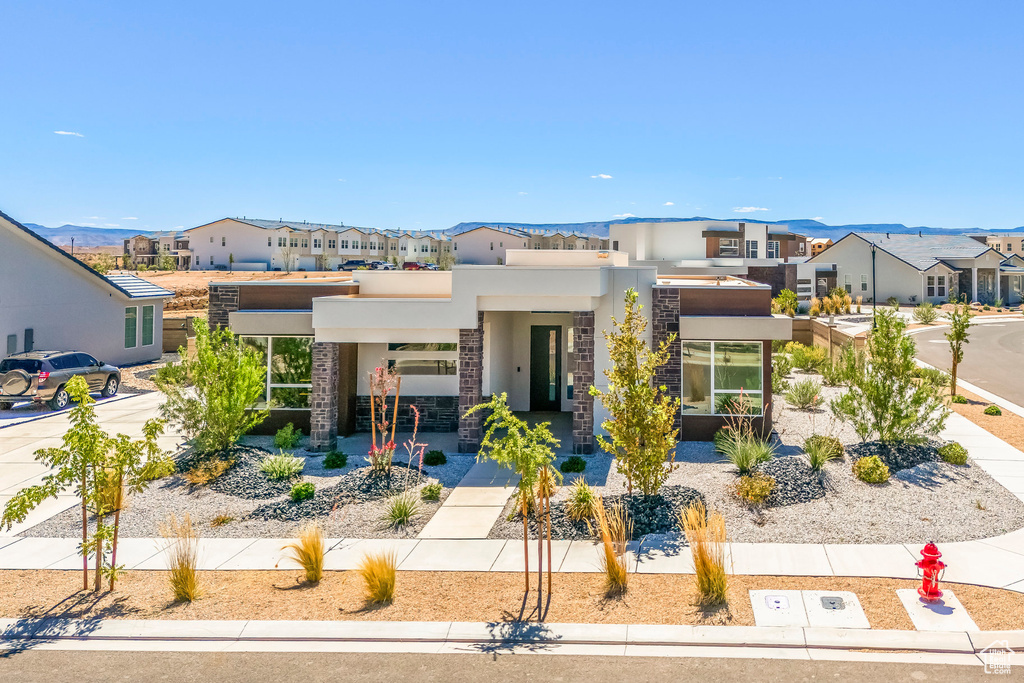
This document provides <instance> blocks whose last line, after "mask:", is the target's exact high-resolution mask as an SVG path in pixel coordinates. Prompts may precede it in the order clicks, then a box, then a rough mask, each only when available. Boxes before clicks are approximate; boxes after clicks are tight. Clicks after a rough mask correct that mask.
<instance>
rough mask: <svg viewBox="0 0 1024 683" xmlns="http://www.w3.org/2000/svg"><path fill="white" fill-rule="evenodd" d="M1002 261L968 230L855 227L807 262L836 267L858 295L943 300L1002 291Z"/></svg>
mask: <svg viewBox="0 0 1024 683" xmlns="http://www.w3.org/2000/svg"><path fill="white" fill-rule="evenodd" d="M872 247H873V248H874V255H875V256H874V258H875V262H874V268H872ZM1001 261H1002V257H1001V256H1000V255H999V253H998V252H997V251H996V250H994V249H992V248H991V247H989V246H988V245H987V244H986V243H985V241H984V240H983V239H975V238H972V237H968V236H966V235H922V234H920V233H918V234H916V235H915V234H900V233H882V232H879V233H873V232H851V233H850V234H848V235H846V236H845V237H843V238H842V239H840V240H839V241H838V242H836V243H835V244H834V245H832V246H831V247H829V249H828V250H827V251H825V252H823V253H821V254H819V255H818V256H813V257H811V258H810V259H809V261H808V263H809V264H815V265H816V266H818V267H821V268H824V269H826V270H827V271H830V272H831V273H833V274H834V277H835V283H836V286H838V287H843V288H844V289H846V291H847V292H848V293H850V294H851V295H852V296H854V297H856V296H863V297H864V300H865V301H871V300H872V298H873V297H874V298H877V300H878V301H880V302H882V301H886V300H887V299H889V298H890V297H896V299H898V300H899V301H900V302H901V303H910V304H919V303H921V302H922V301H930V302H932V303H942V302H944V301H946V300H947V299H948V298H949V296H950V295H951V294H952V295H954V296H960V295H963V294H966V295H967V296H968V298H970V300H971V301H983V302H992V301H995V300H996V299H998V298H1000V297H1001V291H1002V286H1001V282H1000V280H1001V279H1002V278H1000V277H998V274H999V270H1000V262H1001ZM872 272H874V277H876V278H877V282H872ZM876 286H877V292H876Z"/></svg>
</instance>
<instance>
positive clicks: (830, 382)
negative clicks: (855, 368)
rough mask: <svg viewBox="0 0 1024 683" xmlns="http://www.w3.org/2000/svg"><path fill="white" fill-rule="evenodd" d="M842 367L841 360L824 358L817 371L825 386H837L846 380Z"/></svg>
mask: <svg viewBox="0 0 1024 683" xmlns="http://www.w3.org/2000/svg"><path fill="white" fill-rule="evenodd" d="M843 368H844V366H843V363H842V362H841V361H832V360H826V361H825V362H824V363H822V364H821V367H820V368H818V372H820V373H821V379H822V381H823V382H824V383H825V385H826V386H829V387H838V386H839V385H841V384H843V383H844V382H846V373H845V371H844V369H843Z"/></svg>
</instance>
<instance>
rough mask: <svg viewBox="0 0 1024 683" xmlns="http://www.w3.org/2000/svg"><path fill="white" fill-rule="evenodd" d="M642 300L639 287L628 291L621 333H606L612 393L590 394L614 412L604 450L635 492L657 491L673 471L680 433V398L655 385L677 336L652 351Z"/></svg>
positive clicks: (619, 326) (619, 325) (606, 427)
mask: <svg viewBox="0 0 1024 683" xmlns="http://www.w3.org/2000/svg"><path fill="white" fill-rule="evenodd" d="M638 298H639V297H638V295H637V292H636V290H635V289H632V288H630V289H628V290H627V291H626V315H625V317H624V318H623V320H622V322H621V323H620V322H619V321H617V320H616V319H615V318H612V324H614V325H615V328H616V331H614V332H608V331H605V333H604V336H605V339H606V340H607V341H608V353H609V357H610V358H611V361H612V367H611V369H609V370H605V372H604V374H605V376H606V377H607V378H608V391H606V392H605V391H601V390H599V389H598V388H597V387H590V395H591V396H595V397H597V398H599V399H600V400H601V403H602V404H604V407H605V409H606V410H607V411H608V413H609V415H610V416H611V417H610V419H608V420H605V421H604V422H603V423H602V424H601V427H603V428H604V430H605V431H606V432H608V434H609V436H610V437H611V439H605V438H604V437H603V436H600V435H599V436H598V437H597V441H598V443H599V444H601V448H603V449H604V450H605V451H607V452H608V453H610V454H612V455H614V456H615V458H616V463H617V467H618V470H619V472H620V473H621V474H623V475H624V476H625V477H626V486H627V487H628V489H629V491H630V493H632V491H633V487H634V486H635V487H637V488H639V489H640V491H641V492H642V493H644V494H645V495H652V494H655V493H657V492H658V489H660V488H661V485H662V484H664V483H665V479H666V478H668V475H669V473H670V472H671V471H672V468H673V465H672V460H673V459H674V453H675V446H676V436H677V435H678V434H679V430H678V429H676V428H675V419H676V413H678V412H679V399H678V398H673V397H672V396H669V395H668V394H667V393H666V389H665V387H664V386H656V385H655V383H654V375H655V373H656V372H657V370H658V368H660V367H661V366H662V365H664V364H665V363H666V362H667V361H668V354H669V348H670V347H671V345H672V343H674V342H675V339H676V335H674V334H672V335H669V338H668V339H666V340H664V341H663V342H662V343H661V345H660V346H659V347H658V349H656V350H650V349H648V348H647V342H646V341H645V340H644V338H643V334H644V330H646V329H647V319H646V318H644V316H643V314H642V311H643V306H640V305H639V304H638V303H637V300H638Z"/></svg>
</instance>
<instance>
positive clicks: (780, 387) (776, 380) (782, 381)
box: [772, 366, 789, 394]
mask: <svg viewBox="0 0 1024 683" xmlns="http://www.w3.org/2000/svg"><path fill="white" fill-rule="evenodd" d="M787 391H789V380H788V379H786V376H785V375H783V374H782V373H780V372H779V371H778V370H777V369H776V368H775V367H774V366H773V367H772V393H773V394H784V393H786V392H787Z"/></svg>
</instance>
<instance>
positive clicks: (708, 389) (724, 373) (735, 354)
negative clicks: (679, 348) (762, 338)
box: [682, 341, 764, 415]
mask: <svg viewBox="0 0 1024 683" xmlns="http://www.w3.org/2000/svg"><path fill="white" fill-rule="evenodd" d="M762 351H763V349H762V346H761V343H760V342H724V341H716V342H711V341H692V342H683V404H682V413H683V415H687V414H690V415H734V414H737V413H740V412H746V413H749V414H751V415H760V414H761V413H762V410H763V408H764V402H763V398H762V396H763V390H762V378H763V376H764V366H763V363H762Z"/></svg>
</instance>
